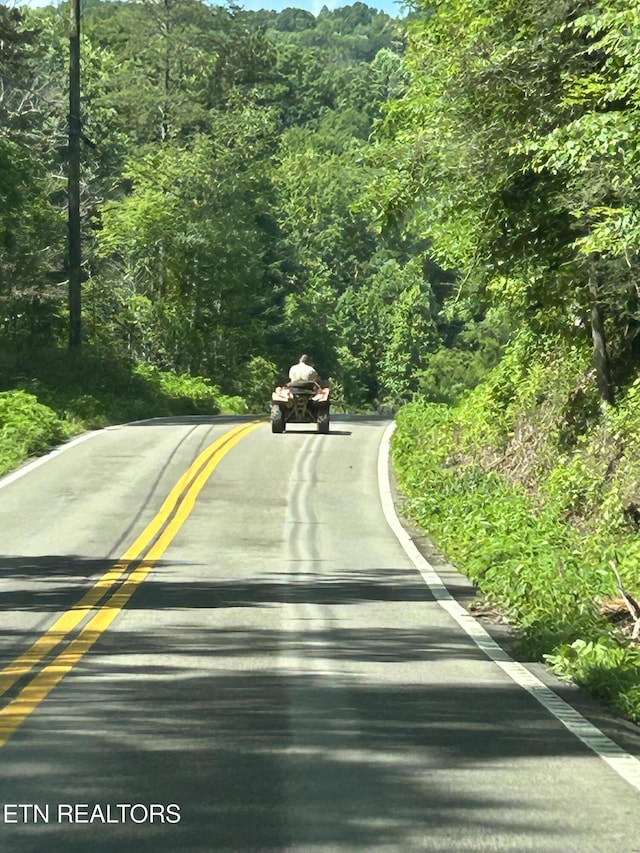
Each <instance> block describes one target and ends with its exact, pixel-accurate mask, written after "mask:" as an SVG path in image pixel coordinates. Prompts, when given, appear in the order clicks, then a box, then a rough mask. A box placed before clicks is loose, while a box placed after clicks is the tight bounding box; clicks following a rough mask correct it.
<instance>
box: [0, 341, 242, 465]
mask: <svg viewBox="0 0 640 853" xmlns="http://www.w3.org/2000/svg"><path fill="white" fill-rule="evenodd" d="M244 412H246V405H245V403H244V401H243V400H242V399H241V398H239V397H227V396H225V395H223V394H221V393H220V390H219V389H218V388H216V387H215V386H213V385H211V383H209V382H208V381H207V380H206V379H203V378H201V377H192V376H179V375H176V374H174V373H169V372H163V371H160V370H156V369H154V368H151V367H149V366H145V365H133V364H129V363H127V362H125V361H122V360H118V359H115V358H113V357H111V356H109V355H105V354H99V353H95V352H91V351H85V352H83V353H82V354H81V355H80V354H74V353H70V352H69V351H67V350H47V351H43V352H31V353H29V354H28V355H20V356H18V355H16V354H13V353H11V354H2V355H0V475H1V474H3V473H6V472H7V471H10V470H11V469H13V468H15V467H16V466H18V465H19V464H21V463H22V462H24V460H25V459H27V458H28V457H29V456H33V455H37V454H40V453H43V452H45V451H46V450H48V449H49V448H51V447H53V446H55V445H56V444H59V443H60V442H61V441H64V440H65V439H67V438H70V437H71V436H72V435H75V434H78V433H80V432H83V431H84V430H87V429H96V428H100V427H104V426H107V425H108V424H113V423H124V422H127V421H132V420H137V419H142V418H151V417H163V416H171V415H187V414H204V415H214V414H240V413H244Z"/></svg>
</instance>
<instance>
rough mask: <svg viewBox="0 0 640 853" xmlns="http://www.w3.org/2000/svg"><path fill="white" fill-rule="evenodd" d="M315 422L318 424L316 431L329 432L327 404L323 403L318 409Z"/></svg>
mask: <svg viewBox="0 0 640 853" xmlns="http://www.w3.org/2000/svg"><path fill="white" fill-rule="evenodd" d="M316 423H317V425H318V432H321V433H324V434H325V435H326V434H327V433H328V432H329V406H327V405H324V406H322V408H321V409H320V410H319V411H318V419H317V421H316Z"/></svg>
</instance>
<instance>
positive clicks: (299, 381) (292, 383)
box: [289, 353, 322, 388]
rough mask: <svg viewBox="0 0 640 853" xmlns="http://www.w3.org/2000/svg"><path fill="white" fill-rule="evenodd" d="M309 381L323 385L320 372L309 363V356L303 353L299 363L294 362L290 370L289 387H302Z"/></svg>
mask: <svg viewBox="0 0 640 853" xmlns="http://www.w3.org/2000/svg"><path fill="white" fill-rule="evenodd" d="M308 383H315V384H317V385H322V382H321V380H320V374H319V373H318V371H317V370H316V369H315V367H313V366H312V365H311V364H310V363H309V356H308V355H307V354H306V353H303V354H302V355H301V356H300V359H299V360H298V362H297V364H293V365H292V366H291V369H290V370H289V387H290V388H292V387H300V386H304V385H307V384H308Z"/></svg>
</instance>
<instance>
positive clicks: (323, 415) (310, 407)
mask: <svg viewBox="0 0 640 853" xmlns="http://www.w3.org/2000/svg"><path fill="white" fill-rule="evenodd" d="M329 395H330V391H329V388H327V387H323V385H322V380H321V379H320V375H319V373H318V371H317V370H316V369H315V368H314V367H313V366H312V365H311V364H310V363H309V356H308V355H307V354H306V353H305V354H303V355H301V356H300V359H299V361H298V362H297V363H296V364H294V365H292V367H291V369H290V370H289V384H288V385H280V386H278V387H277V388H276V390H275V391H274V392H273V394H272V395H271V432H284V431H285V429H286V425H287V424H288V423H298V424H304V423H315V424H317V428H318V432H324V433H327V432H329Z"/></svg>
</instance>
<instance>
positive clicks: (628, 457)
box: [392, 342, 640, 723]
mask: <svg viewBox="0 0 640 853" xmlns="http://www.w3.org/2000/svg"><path fill="white" fill-rule="evenodd" d="M557 346H559V345H557ZM518 347H520V350H519V351H518ZM514 353H515V354H514ZM552 353H553V347H550V348H549V349H548V350H547V355H545V354H544V352H542V351H541V349H538V351H537V353H536V354H532V352H531V351H529V352H528V353H527V352H526V347H522V342H520V343H519V344H516V346H515V347H514V348H512V350H511V351H510V352H508V353H507V355H506V357H505V362H504V363H502V364H501V365H500V366H499V367H498V368H496V369H495V370H494V371H493V373H492V374H491V375H490V376H489V377H488V379H487V381H486V382H484V383H483V384H482V385H481V386H479V387H478V388H477V389H475V391H473V392H471V393H469V394H468V395H467V396H466V397H465V398H464V399H463V400H462V401H461V402H460V403H459V404H458V405H457V406H455V407H450V406H448V405H445V404H434V403H426V402H419V401H417V402H415V403H412V404H410V405H408V406H406V407H405V408H403V409H402V410H400V412H399V413H398V416H397V424H398V428H397V430H396V432H395V434H394V439H393V445H392V448H393V450H392V452H393V460H394V465H395V468H396V472H397V475H398V480H399V484H400V487H401V490H402V492H403V493H404V495H405V497H406V504H405V511H406V514H407V515H408V516H409V517H410V518H411V519H412V520H413V521H414V522H415V523H416V524H417V525H418V526H420V527H421V528H422V529H424V530H425V531H427V532H428V534H429V536H430V537H431V538H432V539H433V540H434V542H435V543H437V545H438V546H439V547H440V548H441V549H442V550H443V551H444V552H445V553H446V554H447V557H448V559H450V560H451V561H452V562H453V563H455V564H456V565H457V566H458V567H459V568H460V570H461V571H463V572H464V573H465V574H467V575H468V576H469V577H470V578H471V579H472V580H473V581H474V582H475V584H476V586H477V588H478V592H479V595H480V597H481V598H482V599H484V601H485V602H486V603H487V604H490V605H491V606H493V607H495V608H498V609H499V610H500V611H501V612H502V613H504V614H505V615H506V617H507V618H508V620H509V621H510V622H511V623H512V625H513V627H514V629H515V631H516V635H517V643H518V646H519V649H518V651H519V653H521V654H522V655H526V656H529V657H535V658H536V659H544V660H546V662H547V663H548V664H549V665H550V666H551V667H552V669H553V670H554V671H555V672H556V673H558V674H559V675H560V676H562V677H565V678H567V679H571V680H573V681H575V682H576V683H579V684H581V685H583V686H585V687H586V688H587V689H589V690H590V691H591V692H593V693H594V694H597V695H599V696H601V697H603V698H605V699H606V700H607V701H609V702H610V703H611V704H612V705H613V706H615V707H616V708H617V709H618V710H619V711H621V712H622V713H623V714H624V715H625V716H627V717H628V718H629V719H631V720H633V721H635V722H637V723H638V722H640V643H638V642H636V641H634V640H633V638H632V637H631V633H632V628H633V620H632V619H631V616H630V614H629V611H628V609H627V607H626V606H625V605H626V602H625V601H624V597H622V596H621V591H620V588H619V586H618V581H617V578H616V573H617V574H618V576H619V577H620V578H621V580H622V584H623V588H624V590H625V592H627V593H630V594H631V595H632V596H633V597H634V598H635V599H636V600H638V599H640V536H639V534H638V526H637V519H636V522H635V523H632V522H631V521H630V519H629V507H631V508H634V507H635V505H636V504H635V501H636V499H638V503H639V504H640V496H639V495H638V491H639V490H640V478H639V474H638V470H637V462H636V460H637V459H638V456H639V452H640V384H638V383H636V385H634V386H631V387H630V388H629V389H627V392H626V394H625V396H624V397H623V398H622V399H621V401H620V403H619V404H618V406H617V407H616V409H615V410H613V409H610V408H605V409H600V408H599V407H598V405H597V394H596V392H595V389H594V388H592V387H591V379H590V378H589V373H588V353H584V354H580V353H578V352H574V353H573V355H572V354H571V353H564V357H562V353H558V351H557V349H556V354H555V357H554V356H553V355H552ZM525 356H526V359H527V365H528V369H527V372H526V375H524V372H523V375H522V376H521V377H520V380H519V378H518V371H519V369H520V364H522V360H523V359H524V358H525ZM559 364H560V365H562V367H560V368H559V366H558V365H559ZM585 371H586V372H585ZM551 376H553V377H554V380H555V381H554V382H551V381H550V377H551ZM594 400H595V401H596V405H595V406H594ZM577 425H579V426H577Z"/></svg>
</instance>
